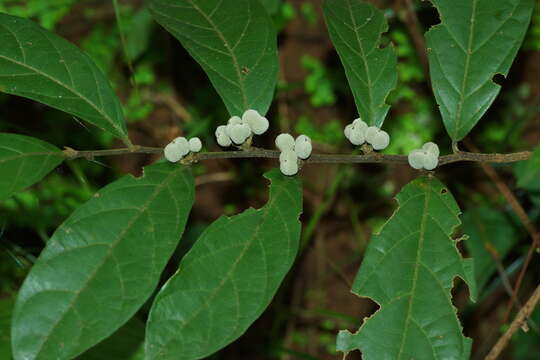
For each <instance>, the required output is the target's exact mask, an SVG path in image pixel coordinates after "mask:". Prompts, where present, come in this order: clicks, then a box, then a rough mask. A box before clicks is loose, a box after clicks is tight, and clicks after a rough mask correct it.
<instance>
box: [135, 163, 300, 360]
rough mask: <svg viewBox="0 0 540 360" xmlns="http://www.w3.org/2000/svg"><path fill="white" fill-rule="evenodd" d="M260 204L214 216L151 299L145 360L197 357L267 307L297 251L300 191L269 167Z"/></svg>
mask: <svg viewBox="0 0 540 360" xmlns="http://www.w3.org/2000/svg"><path fill="white" fill-rule="evenodd" d="M265 176H266V177H267V178H269V179H270V180H271V181H272V184H271V186H270V198H269V200H268V203H267V204H266V205H265V206H264V207H263V208H262V209H260V210H254V209H251V208H250V209H248V210H246V211H245V212H243V213H242V214H240V215H236V216H233V217H231V218H229V217H221V218H219V219H218V220H216V221H215V222H214V223H212V224H211V225H210V226H209V227H208V228H207V229H206V230H205V232H204V233H203V234H202V235H201V237H200V238H199V239H198V240H197V242H196V243H195V244H194V245H193V247H192V249H191V250H190V251H189V252H188V253H187V254H186V255H185V257H184V258H183V260H182V262H181V263H180V268H179V270H178V272H177V273H176V274H175V275H174V276H173V277H171V278H170V279H169V280H168V281H167V283H166V284H165V285H164V286H163V288H162V289H161V291H160V292H159V294H158V295H157V297H156V299H155V301H154V304H153V306H152V310H151V312H150V317H149V319H148V323H147V328H146V343H145V352H146V359H147V360H150V359H159V360H167V359H171V360H173V359H174V360H187V359H201V358H203V357H206V356H208V355H210V354H212V353H214V352H215V351H217V350H219V349H221V348H223V347H224V346H225V345H227V344H229V343H230V342H232V341H234V340H235V339H236V338H238V337H239V336H240V335H242V334H243V333H244V332H245V331H246V329H247V328H248V327H249V326H250V325H251V324H252V323H253V321H255V319H257V318H258V317H259V316H260V314H261V313H262V312H263V311H264V309H265V308H266V307H267V306H268V304H269V303H270V301H271V299H272V297H273V296H274V294H275V292H276V291H277V289H278V287H279V285H280V283H281V281H282V280H283V278H284V276H285V274H287V272H288V271H289V269H290V267H291V265H292V263H293V261H294V259H295V257H296V253H297V250H298V242H299V238H300V222H299V221H298V217H299V216H300V213H301V212H302V188H301V185H300V181H299V180H298V179H296V178H291V177H286V176H283V175H281V174H280V173H279V171H277V170H273V171H271V172H269V173H267V174H266V175H265Z"/></svg>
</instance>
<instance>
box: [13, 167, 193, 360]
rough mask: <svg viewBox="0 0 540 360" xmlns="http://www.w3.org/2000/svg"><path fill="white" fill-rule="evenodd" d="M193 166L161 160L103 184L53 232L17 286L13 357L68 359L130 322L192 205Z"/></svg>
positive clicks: (146, 297) (182, 226) (174, 243)
mask: <svg viewBox="0 0 540 360" xmlns="http://www.w3.org/2000/svg"><path fill="white" fill-rule="evenodd" d="M193 197H194V182H193V177H192V175H191V171H190V170H189V169H187V168H184V167H182V166H178V165H173V164H170V163H160V164H155V165H151V166H148V167H146V168H145V172H144V176H142V177H141V178H134V177H132V176H130V175H128V176H124V177H123V178H121V179H119V180H117V181H115V182H113V183H111V184H109V185H108V186H106V187H104V188H103V189H101V190H100V191H99V192H98V193H96V194H95V196H94V197H93V198H92V199H91V200H89V201H88V202H86V203H85V204H84V205H82V206H81V207H80V208H78V209H77V210H76V211H75V212H74V213H73V214H72V215H71V216H70V217H69V218H68V219H67V220H66V221H65V222H64V223H63V224H62V225H61V226H60V227H59V228H58V229H57V230H56V232H55V233H54V235H53V236H52V238H51V239H50V240H49V241H48V243H47V246H46V247H45V249H44V250H43V252H42V253H41V255H40V257H39V258H38V260H37V262H36V263H35V264H34V266H33V267H32V269H31V271H30V273H29V275H28V277H27V278H26V280H25V281H24V284H23V286H22V288H21V290H20V291H19V294H18V297H17V302H16V307H15V312H14V317H13V324H12V345H13V353H14V357H15V360H22V359H71V358H73V357H75V356H76V355H78V354H80V353H82V352H83V351H85V350H87V349H88V348H90V347H92V346H94V345H95V344H97V343H98V342H100V341H101V340H103V339H104V338H106V337H107V336H109V335H111V334H112V333H113V332H114V331H115V330H116V329H117V328H119V327H120V326H122V325H123V324H124V323H125V322H126V321H127V320H129V319H130V318H131V317H132V316H133V314H134V313H135V311H137V309H138V308H139V307H140V306H141V305H142V304H143V303H144V302H145V301H146V300H147V299H148V297H149V296H150V294H151V293H152V291H153V290H154V288H155V287H156V285H157V283H158V280H159V277H160V274H161V271H162V270H163V268H164V266H165V265H166V263H167V261H168V259H169V257H170V256H171V254H172V252H173V251H174V249H175V248H176V245H177V243H178V241H179V239H180V236H181V235H182V232H183V229H184V226H185V223H186V220H187V217H188V214H189V212H190V209H191V206H192V204H193Z"/></svg>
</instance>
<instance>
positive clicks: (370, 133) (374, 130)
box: [366, 126, 381, 145]
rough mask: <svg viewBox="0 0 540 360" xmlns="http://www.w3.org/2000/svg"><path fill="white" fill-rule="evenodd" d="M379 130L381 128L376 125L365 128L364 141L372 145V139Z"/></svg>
mask: <svg viewBox="0 0 540 360" xmlns="http://www.w3.org/2000/svg"><path fill="white" fill-rule="evenodd" d="M379 131H381V129H379V128H378V127H376V126H370V127H368V128H367V130H366V142H367V143H368V144H372V145H373V140H374V139H375V135H377V133H378V132H379Z"/></svg>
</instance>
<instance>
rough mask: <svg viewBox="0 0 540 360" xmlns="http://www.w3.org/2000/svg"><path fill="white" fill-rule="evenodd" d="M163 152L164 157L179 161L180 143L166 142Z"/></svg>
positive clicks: (180, 153) (180, 155) (180, 154)
mask: <svg viewBox="0 0 540 360" xmlns="http://www.w3.org/2000/svg"><path fill="white" fill-rule="evenodd" d="M163 154H164V155H165V159H167V160H168V161H170V162H177V161H180V159H182V148H181V145H180V144H177V143H175V142H171V143H168V144H167V146H165V149H164V150H163Z"/></svg>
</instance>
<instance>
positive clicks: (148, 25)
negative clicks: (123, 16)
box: [126, 7, 155, 61]
mask: <svg viewBox="0 0 540 360" xmlns="http://www.w3.org/2000/svg"><path fill="white" fill-rule="evenodd" d="M154 26H155V23H154V21H153V18H152V16H151V15H150V11H148V9H147V8H146V7H143V8H141V9H140V10H139V11H137V12H136V13H135V15H133V17H132V19H131V22H130V24H129V27H128V31H127V34H126V52H127V56H128V58H129V59H130V60H132V61H135V60H136V59H137V58H138V57H139V56H141V55H142V54H143V53H144V51H146V49H147V48H148V43H149V42H150V35H152V29H153V27H154Z"/></svg>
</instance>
